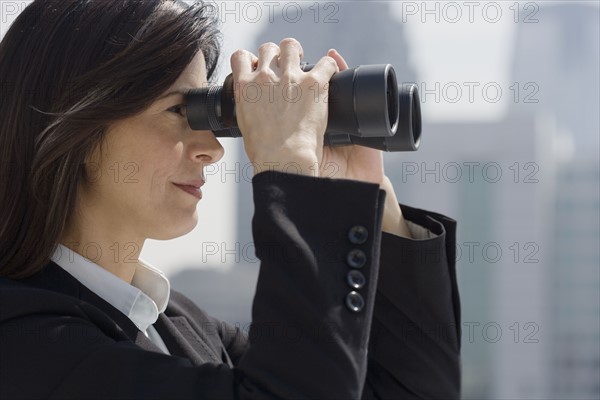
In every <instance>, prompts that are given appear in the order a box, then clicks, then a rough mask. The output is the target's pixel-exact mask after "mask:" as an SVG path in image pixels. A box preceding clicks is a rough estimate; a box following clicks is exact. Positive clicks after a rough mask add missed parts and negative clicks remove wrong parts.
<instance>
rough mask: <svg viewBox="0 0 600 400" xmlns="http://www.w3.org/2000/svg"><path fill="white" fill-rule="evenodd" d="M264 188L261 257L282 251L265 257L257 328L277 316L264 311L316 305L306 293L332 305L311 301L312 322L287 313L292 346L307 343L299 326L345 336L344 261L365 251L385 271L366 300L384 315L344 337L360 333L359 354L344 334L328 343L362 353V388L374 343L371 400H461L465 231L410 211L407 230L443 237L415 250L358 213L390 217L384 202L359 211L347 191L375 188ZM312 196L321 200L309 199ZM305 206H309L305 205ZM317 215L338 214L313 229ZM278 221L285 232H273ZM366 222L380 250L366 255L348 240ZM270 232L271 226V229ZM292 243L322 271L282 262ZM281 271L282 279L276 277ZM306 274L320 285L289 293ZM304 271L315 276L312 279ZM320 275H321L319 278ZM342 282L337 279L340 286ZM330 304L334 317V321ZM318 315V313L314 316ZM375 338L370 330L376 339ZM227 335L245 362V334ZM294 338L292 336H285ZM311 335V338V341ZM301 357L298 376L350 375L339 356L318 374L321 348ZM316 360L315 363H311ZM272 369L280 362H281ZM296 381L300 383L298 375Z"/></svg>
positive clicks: (266, 179) (367, 393)
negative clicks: (460, 268)
mask: <svg viewBox="0 0 600 400" xmlns="http://www.w3.org/2000/svg"><path fill="white" fill-rule="evenodd" d="M259 178H260V179H257V180H255V182H254V183H255V203H256V208H257V214H256V215H255V218H254V221H253V223H254V224H253V226H254V234H255V240H256V241H257V249H263V250H264V249H271V250H272V251H270V252H269V251H267V252H266V253H265V252H263V253H262V258H261V260H262V261H263V264H262V265H261V275H260V277H259V284H258V288H257V294H256V298H255V303H254V315H253V317H254V323H257V322H258V323H260V321H261V320H260V318H261V311H264V310H268V309H269V307H268V306H267V307H265V304H264V303H268V302H270V301H278V302H279V301H281V302H282V304H289V303H295V302H296V300H299V299H302V298H303V297H306V292H307V291H310V289H311V287H315V288H320V290H322V291H323V292H324V293H328V294H329V295H330V298H329V299H322V298H320V297H318V295H319V293H318V292H316V293H315V296H311V297H310V298H309V299H308V300H304V302H303V303H302V304H301V305H302V307H306V308H307V311H308V310H311V312H310V313H307V314H306V316H305V317H304V319H302V320H300V319H298V320H295V321H294V322H292V321H290V320H286V317H285V315H286V314H287V313H288V311H290V310H291V309H288V308H287V307H282V308H283V309H282V310H281V313H282V315H283V316H278V317H277V318H278V319H277V320H278V321H282V326H283V327H284V326H286V325H285V324H286V323H287V324H289V325H288V326H289V327H291V326H294V327H295V328H294V331H293V332H292V330H288V332H287V334H288V335H290V336H289V337H288V339H289V340H291V341H296V340H298V341H300V340H301V339H302V340H304V338H303V337H302V336H301V334H300V333H299V332H298V331H296V329H298V328H299V327H300V325H297V324H305V326H307V327H310V326H312V325H313V324H317V326H325V327H327V326H329V327H331V328H333V327H337V330H340V328H339V327H340V326H342V325H343V323H344V322H345V321H344V320H343V317H348V316H351V315H352V314H351V313H348V310H346V309H344V307H343V306H342V305H341V304H340V303H343V302H344V301H343V299H344V295H345V294H346V293H348V292H349V291H350V289H351V288H350V287H349V286H347V285H346V284H345V283H344V281H345V279H344V276H343V275H344V274H346V273H347V272H349V271H350V270H351V269H352V268H350V267H349V266H348V265H347V260H345V262H344V258H347V257H344V254H345V252H349V251H351V250H353V249H356V248H357V247H359V248H360V247H363V246H364V247H365V248H368V249H369V251H370V255H371V261H375V262H373V263H371V264H370V267H371V271H369V272H368V275H369V277H370V280H371V282H370V286H369V283H368V284H367V287H366V288H365V289H363V290H365V291H366V292H367V294H366V298H368V299H371V300H370V301H373V300H374V308H373V310H371V309H370V307H369V306H367V309H366V310H365V316H366V317H367V319H364V318H363V319H359V320H357V321H355V322H357V323H359V325H357V324H356V323H355V324H354V325H352V324H350V325H349V326H347V327H344V328H343V329H344V330H346V331H347V332H351V331H350V330H348V329H354V330H355V332H360V334H361V335H362V338H363V339H362V340H363V341H362V342H360V341H359V342H358V343H359V345H358V346H356V343H353V342H349V343H344V340H345V338H344V337H338V336H336V335H335V331H328V329H324V330H322V332H323V334H325V333H327V334H328V335H330V336H327V337H329V339H330V340H331V342H330V343H331V344H336V345H337V346H342V347H345V351H347V352H354V353H355V354H354V355H355V357H357V360H358V361H360V362H361V363H362V364H355V366H358V367H360V369H362V370H360V371H359V369H357V370H355V371H354V372H350V371H348V372H346V374H350V373H352V374H353V375H352V376H353V378H356V381H355V382H360V381H358V380H359V379H360V377H361V376H364V375H365V371H364V358H363V357H364V354H363V353H364V350H365V348H364V339H365V338H366V337H367V336H368V337H369V340H368V364H367V369H366V384H365V386H364V390H363V393H362V398H363V399H405V398H444V399H450V398H459V397H460V357H459V354H460V336H461V331H460V302H459V295H458V288H457V283H456V273H455V261H454V260H455V253H454V252H455V231H456V221H454V220H452V219H450V218H447V217H445V216H443V215H441V214H437V213H432V212H428V211H425V210H420V209H416V208H412V207H408V206H404V205H401V207H402V211H403V215H404V216H405V218H406V219H407V221H411V222H413V223H415V224H417V225H419V226H421V227H424V228H425V229H427V230H429V231H430V232H431V233H433V234H434V237H433V238H430V239H425V240H412V239H406V238H402V237H399V236H395V235H392V234H388V233H383V234H382V236H381V237H379V236H378V235H377V232H378V231H380V229H381V225H380V219H379V218H378V217H379V214H378V213H377V212H376V213H375V215H376V217H375V219H374V220H372V221H371V225H369V224H368V223H365V220H361V219H360V217H359V215H360V214H356V211H357V210H356V209H352V208H351V207H355V206H358V207H361V206H365V207H366V208H365V209H366V210H368V209H369V207H370V208H371V209H372V208H373V207H380V206H381V207H382V206H383V197H378V198H377V199H378V200H377V201H376V202H374V203H371V204H369V203H368V202H364V203H362V201H359V199H360V198H361V195H360V193H358V192H354V193H350V192H346V193H344V192H343V191H340V189H341V188H342V187H343V186H344V185H347V189H348V190H350V189H349V188H351V187H354V188H356V189H357V190H364V189H365V188H367V187H368V186H361V184H360V183H359V184H358V185H356V184H355V183H351V182H350V181H337V182H336V181H332V180H322V181H321V182H320V184H321V186H320V187H317V186H313V183H317V182H316V180H315V179H311V178H305V177H298V176H292V175H283V174H271V175H262V176H259ZM336 185H337V186H336ZM308 188H310V189H311V190H310V193H309V194H308V195H307V190H306V189H308ZM370 189H372V188H370ZM312 193H315V194H316V196H317V203H319V204H317V205H315V204H314V203H312V202H311V200H310V199H308V201H307V198H311V196H312ZM381 193H383V192H381ZM381 193H380V196H381ZM296 202H299V203H300V204H295V203H296ZM336 202H338V203H336ZM263 207H266V208H264V209H263ZM296 207H297V208H298V210H301V211H299V212H302V213H303V215H305V216H306V217H305V218H302V216H303V215H294V214H293V213H291V212H290V211H292V210H293V209H295V208H296ZM315 207H316V208H324V209H328V210H329V212H328V214H329V217H328V218H327V219H325V220H319V219H316V220H313V222H309V221H310V220H307V219H309V218H311V216H316V215H320V214H319V212H316V211H315ZM302 210H303V211H302ZM363 211H364V210H363ZM379 211H380V210H378V212H379ZM263 213H266V215H265V214H263ZM349 216H351V217H349ZM355 217H356V218H355ZM371 218H372V217H371ZM268 221H270V222H268ZM273 221H277V222H276V223H275V224H273ZM359 222H360V223H365V224H366V225H367V226H369V228H370V229H371V232H372V233H373V241H372V242H368V243H364V244H363V245H362V246H356V245H353V244H352V243H351V242H349V241H348V239H347V233H349V232H347V230H348V228H349V227H354V226H356V225H354V224H357V223H359ZM373 222H374V223H375V224H374V225H373V224H372V223H373ZM266 223H268V225H265V224H266ZM282 223H285V225H282ZM315 224H321V227H320V228H319V227H315ZM275 226H281V227H282V228H280V229H281V231H271V230H270V229H271V228H273V227H275ZM292 228H293V229H292ZM325 228H327V229H325ZM296 230H298V234H296V235H294V236H293V237H291V238H286V237H287V236H289V235H291V234H295V233H296ZM329 231H331V232H329ZM319 233H321V235H322V236H321V235H319ZM270 235H273V236H270ZM284 238H286V239H287V240H289V241H290V243H293V242H299V243H302V241H305V244H306V246H307V247H308V248H310V249H311V250H310V251H307V252H306V254H314V255H317V256H319V257H320V258H323V260H325V261H326V262H325V263H321V265H319V264H318V263H312V264H311V262H309V261H310V260H302V259H299V258H295V257H294V256H293V255H292V254H282V253H277V252H276V251H275V250H276V249H277V248H279V246H283V243H282V242H280V240H283V239H284ZM323 240H325V241H324V242H323V243H322V245H320V246H319V244H318V242H319V241H323ZM379 243H380V244H381V253H380V254H379V251H378V246H379ZM274 245H275V246H274ZM265 251H266V250H265ZM378 254H379V260H373V257H377V255H378ZM377 261H379V263H378V262H377ZM378 264H379V266H378ZM323 267H325V268H327V271H320V272H319V271H318V269H319V268H323ZM267 268H270V269H271V270H268V269H267ZM273 268H277V269H276V270H272V269H273ZM292 268H293V269H292ZM296 268H298V269H300V271H302V275H304V274H305V273H307V272H310V273H311V274H314V276H313V277H312V279H314V281H308V282H302V280H298V279H293V282H291V286H288V282H289V281H290V280H291V279H292V278H297V277H298V276H296V275H294V274H295V273H297V270H296ZM304 268H308V271H306V270H304ZM310 268H313V269H314V270H313V271H312V272H311V271H310ZM363 268H364V267H363ZM361 270H362V269H361ZM332 276H333V277H334V278H337V279H331V278H332ZM373 289H376V290H375V292H376V293H375V299H373V294H372V293H370V292H369V291H372V290H373ZM266 290H269V291H273V290H278V292H279V293H278V294H277V295H272V293H270V294H268V295H267V294H266V292H265V291H266ZM296 291H297V293H296ZM359 292H360V291H359ZM321 295H323V294H321ZM263 296H264V297H263ZM336 300H337V304H336ZM328 304H330V305H329V307H333V308H332V310H334V311H331V310H330V311H328V312H325V310H326V307H328ZM311 305H312V307H314V308H315V310H312V309H311V308H308V307H310V306H311ZM370 306H373V304H371V305H370ZM338 312H341V315H340V314H338V315H337V317H336V313H338ZM302 314H303V312H302V310H301V309H299V310H298V314H294V313H290V314H287V315H288V318H297V317H298V315H302ZM370 316H372V326H371V325H370V324H371V323H370V321H369V320H368V318H369V317H370ZM273 317H275V315H274V314H273V315H270V318H271V319H269V320H268V321H271V322H273V321H275V320H274V319H272V318H273ZM280 318H281V319H280ZM327 318H330V319H327ZM336 318H337V319H339V320H336ZM319 319H321V321H319ZM267 323H268V322H267ZM323 324H325V325H323ZM327 324H329V325H327ZM360 324H362V326H361V325H360ZM370 326H371V327H370ZM369 327H370V328H369ZM368 329H370V330H369V331H366V330H368ZM267 331H268V330H267ZM315 331H318V329H317V330H315ZM227 332H230V333H233V334H230V335H225V337H224V343H225V345H226V347H227V349H228V351H229V352H230V354H232V358H234V359H240V358H241V357H243V353H244V352H245V351H246V348H247V344H246V343H244V340H243V339H241V338H240V333H239V331H238V332H236V330H235V329H231V327H230V329H228V330H227ZM285 334H286V333H285V332H284V331H282V335H285ZM302 334H303V335H308V336H310V335H309V332H303V333H302ZM324 337H325V336H324ZM280 345H281V346H282V348H283V347H285V346H286V343H285V340H284V343H283V344H280ZM300 350H301V352H302V354H299V355H297V357H296V361H295V362H296V363H297V365H298V366H300V367H302V368H307V369H314V370H316V372H317V375H319V374H321V373H323V374H325V373H326V370H327V368H332V369H334V370H335V369H339V370H340V371H341V366H342V365H343V363H342V362H340V360H338V358H339V357H337V356H336V357H333V358H332V361H333V364H331V365H330V364H326V365H325V368H324V369H323V370H321V369H319V368H318V367H316V366H315V364H319V363H321V361H320V357H319V355H320V354H322V353H323V352H325V354H326V351H325V350H324V347H323V344H322V343H321V344H320V343H318V342H317V341H315V342H314V343H312V346H310V347H307V348H300ZM312 351H314V352H315V353H311V352H312ZM272 362H280V361H277V360H272ZM291 371H292V373H293V370H291ZM346 374H343V375H341V376H340V380H341V381H343V380H345V375H346ZM321 376H326V375H321ZM347 382H348V381H347ZM340 384H342V382H340ZM335 393H336V392H334V391H332V390H331V388H329V390H326V391H324V392H323V393H322V395H321V396H322V397H319V398H324V399H326V398H331V396H335ZM354 396H356V393H354ZM336 398H337V396H336ZM340 398H342V397H340ZM348 398H357V397H348Z"/></svg>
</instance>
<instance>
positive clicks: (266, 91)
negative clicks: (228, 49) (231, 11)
mask: <svg viewBox="0 0 600 400" xmlns="http://www.w3.org/2000/svg"><path fill="white" fill-rule="evenodd" d="M302 57H303V50H302V46H301V45H300V43H299V42H298V41H297V40H295V39H290V38H288V39H284V40H282V41H281V43H280V45H279V46H277V45H275V44H273V43H265V44H263V45H262V46H260V48H259V55H258V57H256V56H255V55H254V54H252V53H250V52H248V51H245V50H238V51H236V52H235V53H234V54H233V55H232V56H231V68H232V71H233V81H234V91H235V95H236V100H237V101H236V114H237V122H238V126H239V128H240V130H241V131H242V132H243V139H244V147H245V150H246V153H247V155H248V158H249V159H250V161H251V162H252V163H253V164H254V167H255V173H258V172H260V171H265V170H275V171H283V172H292V173H300V174H304V175H312V176H319V168H318V166H319V165H321V164H322V163H321V159H322V156H323V136H324V133H325V128H326V127H327V110H328V109H327V103H326V96H327V90H324V88H326V87H327V83H328V82H329V80H330V79H331V77H332V76H333V74H334V73H336V72H338V64H337V62H336V61H335V60H334V59H333V58H332V57H329V56H326V57H323V58H321V59H320V60H319V61H318V62H317V64H316V65H315V67H314V68H313V69H312V70H311V71H309V72H304V71H302V70H301V69H300V60H301V59H302Z"/></svg>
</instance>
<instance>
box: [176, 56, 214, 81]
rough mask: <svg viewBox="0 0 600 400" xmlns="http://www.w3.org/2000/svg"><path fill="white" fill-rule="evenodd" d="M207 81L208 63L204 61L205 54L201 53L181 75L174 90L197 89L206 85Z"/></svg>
mask: <svg viewBox="0 0 600 400" xmlns="http://www.w3.org/2000/svg"><path fill="white" fill-rule="evenodd" d="M206 80H207V78H206V62H205V61H204V54H203V53H202V51H199V52H198V53H197V54H196V55H195V56H194V58H193V59H192V61H191V62H190V63H189V64H188V66H187V67H186V68H185V69H184V70H183V72H182V73H181V75H179V77H178V78H177V80H176V81H175V83H174V84H173V86H172V88H174V89H187V88H197V87H201V86H202V85H203V84H204V83H206Z"/></svg>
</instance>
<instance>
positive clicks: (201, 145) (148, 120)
mask: <svg viewBox="0 0 600 400" xmlns="http://www.w3.org/2000/svg"><path fill="white" fill-rule="evenodd" d="M206 80H207V79H206V65H205V62H204V56H203V54H202V52H199V53H198V54H197V55H196V56H195V58H194V59H193V61H192V62H191V63H190V64H189V65H188V67H187V68H186V69H185V71H183V73H182V74H181V75H180V77H179V78H178V79H177V81H176V82H175V83H174V84H173V86H172V87H171V88H170V89H169V90H167V91H166V92H165V94H167V93H171V92H174V91H177V92H185V90H186V89H191V88H197V87H201V86H202V85H203V84H205V83H206ZM181 104H185V99H184V95H183V94H175V95H170V96H167V97H164V98H161V99H158V100H156V101H155V102H154V103H153V104H152V105H151V106H150V107H149V108H148V109H146V110H145V111H143V112H142V113H140V114H138V115H137V116H134V117H131V118H128V119H126V120H123V121H120V122H118V123H115V124H114V125H112V126H111V127H110V128H109V130H108V131H107V134H106V137H105V141H104V143H103V146H102V148H103V150H102V152H101V153H102V157H100V154H101V153H100V152H97V151H96V152H94V153H93V155H92V158H91V160H90V164H88V171H89V173H90V177H91V181H92V184H91V186H90V187H84V188H82V189H81V190H80V198H79V201H80V205H82V206H83V207H84V209H85V210H86V213H84V214H86V215H88V216H93V217H94V218H95V219H96V221H88V222H92V223H95V224H97V225H96V226H111V227H112V229H116V230H120V233H122V234H126V235H134V236H133V237H142V238H152V239H159V240H165V239H172V238H175V237H178V236H181V235H184V234H186V233H188V232H189V231H191V230H192V229H193V228H194V227H195V226H196V224H197V222H198V215H197V211H196V206H197V204H198V202H199V198H198V197H197V195H198V194H199V195H201V192H198V194H197V195H193V194H190V193H188V192H187V191H186V190H183V189H182V188H181V187H179V186H177V185H176V184H188V185H195V186H198V185H201V184H202V183H203V182H204V175H203V168H204V167H205V166H206V165H208V164H211V163H214V162H217V161H218V160H219V159H220V158H221V157H222V156H223V147H221V144H220V143H219V142H218V141H217V139H216V138H215V136H214V135H213V134H212V132H210V131H193V130H191V129H190V127H189V125H188V123H187V119H186V114H185V108H181V107H178V106H179V105H181ZM188 190H192V191H193V188H189V187H188ZM88 211H90V212H88Z"/></svg>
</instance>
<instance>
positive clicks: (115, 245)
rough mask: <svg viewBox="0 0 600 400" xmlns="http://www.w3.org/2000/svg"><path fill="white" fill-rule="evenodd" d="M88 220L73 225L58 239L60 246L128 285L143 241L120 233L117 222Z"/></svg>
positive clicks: (98, 219) (122, 231) (140, 238)
mask: <svg viewBox="0 0 600 400" xmlns="http://www.w3.org/2000/svg"><path fill="white" fill-rule="evenodd" d="M89 211H90V210H88V212H89ZM78 215H79V216H81V215H82V214H78ZM88 217H90V218H89V221H88V222H87V223H86V222H85V221H82V220H79V221H74V223H73V224H72V225H71V226H70V227H69V228H68V229H67V230H66V231H65V233H64V234H63V236H62V237H61V240H60V243H61V244H62V245H64V246H66V247H68V248H69V249H70V250H72V251H74V252H76V253H77V254H80V255H81V256H83V257H85V258H87V259H89V260H91V261H93V262H94V263H96V264H98V265H99V266H100V267H102V268H104V269H106V270H107V271H108V272H110V273H112V274H113V275H115V276H117V277H119V278H121V279H122V280H124V281H125V282H127V283H129V284H131V281H132V279H133V275H134V273H135V270H136V268H137V267H138V265H139V256H140V253H141V251H142V247H143V246H144V242H145V238H143V237H137V236H136V235H133V234H132V233H131V232H128V231H126V230H124V229H119V225H118V223H117V222H116V221H112V220H110V219H107V218H104V219H103V218H91V216H89V214H88ZM92 221H93V223H92ZM82 227H93V229H89V228H88V229H83V228H82Z"/></svg>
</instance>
